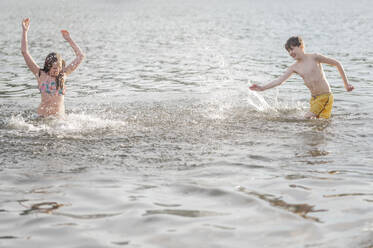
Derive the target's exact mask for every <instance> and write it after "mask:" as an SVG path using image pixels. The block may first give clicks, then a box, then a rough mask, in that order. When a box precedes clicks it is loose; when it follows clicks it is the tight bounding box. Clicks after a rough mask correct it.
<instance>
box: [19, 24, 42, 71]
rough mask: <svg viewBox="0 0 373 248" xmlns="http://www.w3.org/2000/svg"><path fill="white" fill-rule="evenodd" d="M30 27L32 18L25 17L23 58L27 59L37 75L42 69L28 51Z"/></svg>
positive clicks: (29, 66)
mask: <svg viewBox="0 0 373 248" xmlns="http://www.w3.org/2000/svg"><path fill="white" fill-rule="evenodd" d="M29 28H30V18H26V19H23V21H22V29H23V31H22V41H21V50H22V55H23V58H24V59H25V61H26V65H27V66H28V68H29V69H30V70H31V71H32V73H33V74H34V75H35V76H37V75H38V73H39V70H40V67H39V66H38V65H37V64H36V63H35V61H34V59H33V58H32V57H31V55H30V53H29V51H28V44H27V32H28V30H29Z"/></svg>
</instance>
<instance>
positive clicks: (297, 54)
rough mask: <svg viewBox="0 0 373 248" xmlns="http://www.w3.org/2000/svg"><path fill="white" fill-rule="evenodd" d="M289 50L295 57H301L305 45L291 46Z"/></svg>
mask: <svg viewBox="0 0 373 248" xmlns="http://www.w3.org/2000/svg"><path fill="white" fill-rule="evenodd" d="M288 52H289V55H290V56H291V57H292V58H293V59H300V55H302V54H303V53H304V48H303V46H299V47H298V46H291V47H290V49H289V50H288Z"/></svg>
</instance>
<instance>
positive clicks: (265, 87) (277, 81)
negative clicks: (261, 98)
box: [250, 66, 295, 91]
mask: <svg viewBox="0 0 373 248" xmlns="http://www.w3.org/2000/svg"><path fill="white" fill-rule="evenodd" d="M294 72H295V71H294V68H293V66H290V67H289V68H288V69H287V70H286V71H285V73H284V74H282V75H281V76H280V77H279V78H277V79H275V80H274V81H272V82H270V83H269V84H266V85H263V86H260V85H257V84H253V85H251V86H250V90H255V91H263V90H268V89H271V88H273V87H276V86H279V85H280V84H282V83H283V82H285V81H286V80H287V79H288V78H289V77H290V76H291V75H292V74H293V73H294Z"/></svg>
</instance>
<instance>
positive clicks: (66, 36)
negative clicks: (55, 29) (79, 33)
mask: <svg viewBox="0 0 373 248" xmlns="http://www.w3.org/2000/svg"><path fill="white" fill-rule="evenodd" d="M61 34H62V37H63V38H64V39H65V40H70V39H71V37H70V33H69V31H67V30H61Z"/></svg>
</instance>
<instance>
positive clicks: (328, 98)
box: [310, 93, 334, 119]
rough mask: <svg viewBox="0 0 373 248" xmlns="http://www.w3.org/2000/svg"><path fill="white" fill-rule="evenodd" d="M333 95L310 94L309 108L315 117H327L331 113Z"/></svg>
mask: <svg viewBox="0 0 373 248" xmlns="http://www.w3.org/2000/svg"><path fill="white" fill-rule="evenodd" d="M333 102H334V97H333V94H332V93H328V94H322V95H318V96H312V98H311V100H310V104H311V109H310V111H311V112H312V113H314V114H315V115H316V116H317V118H324V119H328V118H329V117H330V115H331V113H332V108H333Z"/></svg>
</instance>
